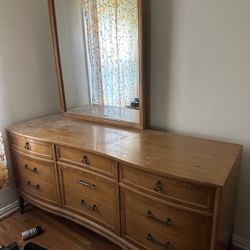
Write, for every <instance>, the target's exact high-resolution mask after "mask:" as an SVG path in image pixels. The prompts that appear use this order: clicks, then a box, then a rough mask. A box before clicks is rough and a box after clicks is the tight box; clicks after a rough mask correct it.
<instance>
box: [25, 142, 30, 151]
mask: <svg viewBox="0 0 250 250" xmlns="http://www.w3.org/2000/svg"><path fill="white" fill-rule="evenodd" d="M24 148H25V149H27V150H30V144H29V143H28V142H26V143H25V145H24Z"/></svg>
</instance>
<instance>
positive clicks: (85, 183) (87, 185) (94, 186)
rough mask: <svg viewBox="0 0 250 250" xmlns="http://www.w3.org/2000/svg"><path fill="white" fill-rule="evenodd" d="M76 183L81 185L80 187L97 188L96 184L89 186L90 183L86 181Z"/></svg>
mask: <svg viewBox="0 0 250 250" xmlns="http://www.w3.org/2000/svg"><path fill="white" fill-rule="evenodd" d="M76 182H77V183H79V184H80V185H83V186H86V187H89V188H91V189H95V188H96V185H94V184H89V183H88V182H86V181H84V180H77V181H76Z"/></svg>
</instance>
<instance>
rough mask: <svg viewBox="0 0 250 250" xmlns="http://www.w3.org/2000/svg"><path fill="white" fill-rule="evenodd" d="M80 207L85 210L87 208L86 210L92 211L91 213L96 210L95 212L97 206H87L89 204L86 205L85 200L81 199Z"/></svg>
mask: <svg viewBox="0 0 250 250" xmlns="http://www.w3.org/2000/svg"><path fill="white" fill-rule="evenodd" d="M80 205H81V206H84V207H86V208H88V209H90V210H93V211H96V210H97V206H96V205H89V204H88V203H86V202H85V200H83V199H82V200H81V202H80Z"/></svg>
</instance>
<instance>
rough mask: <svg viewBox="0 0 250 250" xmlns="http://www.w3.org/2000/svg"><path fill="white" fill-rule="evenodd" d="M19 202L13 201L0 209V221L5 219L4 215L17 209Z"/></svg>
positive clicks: (8, 214) (6, 215)
mask: <svg viewBox="0 0 250 250" xmlns="http://www.w3.org/2000/svg"><path fill="white" fill-rule="evenodd" d="M18 208H19V203H18V201H14V202H13V203H11V204H9V205H7V206H6V207H4V208H1V209H0V221H1V220H3V219H5V218H6V217H8V216H10V215H11V214H13V213H15V212H16V211H18Z"/></svg>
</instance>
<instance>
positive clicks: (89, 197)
mask: <svg viewBox="0 0 250 250" xmlns="http://www.w3.org/2000/svg"><path fill="white" fill-rule="evenodd" d="M59 173H60V182H61V193H62V196H63V197H62V205H63V207H64V208H65V209H67V210H70V211H72V212H75V213H78V214H80V215H83V216H84V217H87V218H89V219H91V220H92V221H95V222H96V223H98V224H101V225H102V226H104V227H106V228H108V229H109V230H112V231H113V232H115V233H118V232H119V206H118V187H117V183H116V181H114V180H110V179H108V178H107V177H102V176H100V175H95V174H91V172H89V171H84V170H77V169H76V167H67V166H64V165H62V164H59Z"/></svg>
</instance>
